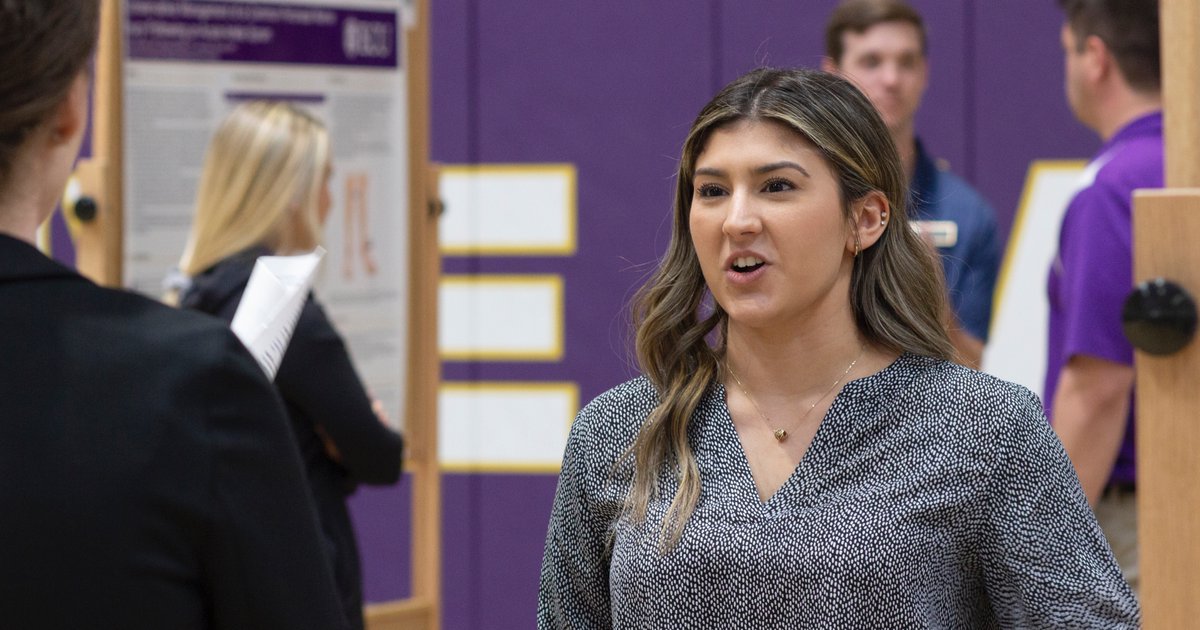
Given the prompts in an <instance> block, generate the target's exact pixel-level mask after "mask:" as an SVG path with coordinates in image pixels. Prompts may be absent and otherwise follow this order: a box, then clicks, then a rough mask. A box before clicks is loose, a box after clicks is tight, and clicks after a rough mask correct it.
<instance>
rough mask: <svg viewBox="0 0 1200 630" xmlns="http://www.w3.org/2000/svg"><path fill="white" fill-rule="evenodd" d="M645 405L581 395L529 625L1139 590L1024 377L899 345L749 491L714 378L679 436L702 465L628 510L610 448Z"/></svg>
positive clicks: (918, 613)
mask: <svg viewBox="0 0 1200 630" xmlns="http://www.w3.org/2000/svg"><path fill="white" fill-rule="evenodd" d="M657 404H658V395H657V393H656V392H655V390H654V388H653V386H652V385H651V384H650V383H649V381H648V380H647V379H645V378H644V377H641V378H637V379H634V380H631V381H629V382H626V383H624V384H622V385H619V386H617V387H615V388H613V389H612V390H609V391H608V392H606V393H604V394H602V395H600V396H599V397H597V398H596V399H595V400H593V401H592V402H591V403H590V404H588V405H587V406H586V407H585V408H584V409H583V410H581V411H580V412H579V415H578V416H577V418H576V420H575V423H574V425H573V426H572V429H571V434H570V437H569V439H568V443H567V448H566V452H565V455H564V458H563V465H562V472H561V475H560V477H559V484H558V490H557V492H556V495H555V499H554V507H553V511H552V516H551V521H550V527H549V532H548V534H547V539H546V549H545V554H544V557H543V562H542V575H541V586H540V589H539V602H538V612H537V616H538V627H539V628H609V627H611V628H684V627H687V628H852V627H864V628H865V627H870V628H883V627H887V628H997V627H1022V628H1032V627H1079V628H1084V627H1086V628H1126V627H1128V628H1135V627H1137V625H1138V616H1139V613H1138V608H1137V602H1136V600H1135V598H1134V596H1133V594H1132V593H1131V591H1130V590H1129V588H1128V586H1127V585H1126V584H1125V582H1124V580H1123V579H1122V577H1121V573H1120V570H1119V569H1118V568H1117V565H1116V563H1115V561H1114V560H1113V557H1112V554H1111V552H1110V551H1109V548H1108V545H1107V543H1106V542H1105V539H1104V537H1103V534H1102V533H1101V532H1100V530H1099V528H1098V526H1097V525H1096V521H1095V518H1094V517H1093V515H1092V512H1091V509H1090V508H1089V507H1088V504H1087V501H1086V499H1085V498H1084V495H1083V493H1082V491H1081V490H1080V488H1079V483H1078V480H1077V478H1076V476H1075V472H1074V469H1073V468H1072V467H1071V463H1070V461H1069V459H1068V458H1067V455H1066V452H1065V451H1064V450H1063V448H1062V445H1061V444H1060V443H1059V441H1058V439H1057V438H1056V437H1055V435H1054V433H1053V431H1052V430H1051V429H1050V427H1049V425H1048V424H1047V423H1046V421H1045V417H1044V415H1043V413H1042V407H1041V404H1040V402H1039V401H1038V399H1037V397H1036V396H1034V395H1033V394H1032V393H1030V392H1029V391H1028V390H1026V389H1024V388H1022V387H1020V386H1018V385H1014V384H1012V383H1007V382H1004V381H1001V380H999V379H996V378H994V377H990V376H988V375H985V374H982V373H979V372H975V371H973V370H968V369H966V368H963V367H961V366H957V365H954V364H951V363H948V362H945V361H940V360H934V359H929V358H925V357H919V356H915V355H908V354H906V355H903V356H901V357H900V358H899V359H897V360H896V361H895V362H894V363H892V364H891V365H890V366H888V367H887V368H885V369H883V370H882V371H880V372H878V373H876V374H874V375H871V376H867V377H864V378H860V379H858V380H855V381H851V382H849V383H847V384H846V385H845V386H844V387H843V389H842V391H841V392H840V393H839V394H838V395H837V396H836V397H835V399H834V401H833V403H832V405H831V406H830V408H829V411H828V413H827V414H826V416H825V418H824V419H823V420H822V422H821V425H820V426H819V428H818V430H817V433H816V435H815V436H814V438H813V440H812V444H811V445H810V446H809V449H808V451H807V452H806V454H805V455H804V457H803V458H802V459H801V461H800V463H799V465H798V466H797V467H796V469H795V471H793V473H792V475H791V476H790V477H789V478H788V479H787V480H786V481H785V482H784V484H783V485H782V486H781V487H780V488H779V489H778V491H777V492H776V493H775V494H774V495H773V496H772V497H770V498H769V499H768V500H766V501H763V500H761V499H760V497H759V495H758V491H757V488H756V486H755V483H754V479H753V476H752V475H751V473H750V468H749V464H748V462H747V461H746V457H745V454H744V452H743V450H742V447H741V443H740V441H739V439H738V436H737V432H736V430H735V428H734V426H733V422H732V420H731V418H730V415H729V409H728V407H727V406H726V402H725V390H724V388H723V387H722V386H721V385H720V384H719V383H713V384H712V386H710V387H709V389H708V391H707V392H706V394H705V396H704V398H703V400H702V401H701V403H700V405H699V407H698V408H697V409H696V411H695V413H694V414H693V416H692V419H691V423H690V425H689V428H688V439H689V443H690V444H691V447H692V449H693V452H694V454H695V457H696V464H697V467H698V469H699V472H700V483H701V491H700V498H699V501H698V503H697V506H696V510H695V512H694V513H693V515H692V517H691V518H690V519H689V520H688V521H687V524H686V526H685V528H684V530H683V534H682V537H681V539H680V540H679V542H678V544H677V545H676V546H675V547H674V548H672V549H670V550H669V551H667V552H665V553H664V552H662V551H661V549H660V547H659V546H658V532H659V525H660V524H661V523H662V520H663V518H664V516H665V514H666V511H667V507H668V506H669V504H670V500H671V498H672V497H673V496H674V494H675V490H676V489H677V488H678V483H677V480H676V479H675V476H674V474H666V473H664V474H662V475H661V476H660V488H661V491H660V493H659V494H660V496H659V497H658V498H657V499H656V500H654V501H652V502H651V505H650V509H649V515H648V517H647V520H646V522H645V523H635V522H633V521H631V519H629V518H628V517H627V516H625V515H624V514H623V505H624V498H625V496H626V494H627V492H628V490H629V487H630V483H631V479H632V471H633V464H632V463H631V461H630V460H629V459H628V458H623V454H624V453H625V452H626V449H628V448H629V446H630V445H631V444H632V443H633V442H634V440H635V438H636V436H637V432H638V430H639V428H640V426H641V425H642V423H643V422H644V420H645V419H646V417H647V416H648V415H649V413H650V412H651V411H652V410H653V409H654V407H655V406H656V405H657Z"/></svg>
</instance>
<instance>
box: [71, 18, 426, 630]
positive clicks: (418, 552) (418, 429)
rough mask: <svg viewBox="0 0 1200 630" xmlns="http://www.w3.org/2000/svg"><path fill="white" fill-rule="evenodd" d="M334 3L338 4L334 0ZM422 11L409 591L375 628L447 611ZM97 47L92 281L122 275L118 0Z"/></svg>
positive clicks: (88, 235)
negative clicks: (443, 608) (444, 602)
mask: <svg viewBox="0 0 1200 630" xmlns="http://www.w3.org/2000/svg"><path fill="white" fill-rule="evenodd" d="M330 4H335V3H332V2H331V3H330ZM412 4H413V5H414V7H415V11H416V16H417V20H416V23H415V25H414V26H413V27H412V28H410V29H409V30H407V31H406V32H405V33H404V35H403V42H404V44H405V47H406V50H405V55H406V56H405V61H406V63H407V68H406V69H407V71H408V138H409V148H408V164H409V182H410V189H409V252H410V253H409V269H410V270H411V271H410V274H411V275H410V278H411V284H410V286H411V293H410V295H409V303H408V317H409V326H408V347H409V352H410V355H409V362H408V366H409V367H408V370H407V374H408V383H407V388H406V392H407V399H406V401H405V410H404V413H405V422H404V431H405V448H406V450H407V458H406V460H405V462H404V470H405V472H407V473H409V474H410V475H411V480H412V506H411V514H412V540H411V547H412V553H411V558H412V595H411V597H409V598H407V599H403V600H397V601H395V602H386V603H381V604H374V605H371V606H368V607H367V611H366V621H367V626H368V627H369V628H371V630H436V629H437V628H439V627H440V624H441V620H440V615H441V611H440V608H441V471H440V469H439V465H438V448H437V427H438V425H437V391H438V383H439V374H440V363H439V359H438V353H437V347H436V343H437V295H438V293H437V285H438V274H439V270H440V269H441V265H440V263H439V253H438V247H437V243H438V233H437V230H438V221H437V219H438V217H437V212H435V211H434V206H435V204H434V203H433V202H434V200H436V199H437V179H436V171H434V169H432V168H431V167H430V164H429V24H430V16H429V11H430V2H429V0H412ZM101 6H102V9H101V25H100V41H99V47H98V49H97V53H96V75H95V84H94V90H95V91H94V100H93V103H94V107H93V119H92V121H93V128H92V157H91V158H90V159H88V160H85V161H83V162H81V163H80V164H79V166H78V168H77V169H76V175H77V177H78V179H79V182H80V186H81V188H82V191H83V193H84V194H86V195H88V196H90V197H91V198H92V199H94V200H95V201H96V203H97V206H98V208H99V212H98V213H97V215H96V218H95V219H94V220H92V221H90V222H88V223H85V224H83V225H82V226H81V228H80V232H79V235H78V238H77V241H76V261H77V266H78V268H79V271H80V272H81V273H83V274H84V275H86V276H88V277H89V278H91V279H93V280H94V281H96V282H98V283H100V284H104V285H109V286H119V285H120V284H121V283H122V277H121V273H122V270H121V261H122V228H123V226H122V216H123V205H122V167H123V154H122V143H121V137H122V136H121V133H122V130H121V121H122V115H121V113H122V83H121V76H122V63H123V56H122V55H123V51H122V50H121V42H122V37H121V7H122V4H121V0H102V4H101Z"/></svg>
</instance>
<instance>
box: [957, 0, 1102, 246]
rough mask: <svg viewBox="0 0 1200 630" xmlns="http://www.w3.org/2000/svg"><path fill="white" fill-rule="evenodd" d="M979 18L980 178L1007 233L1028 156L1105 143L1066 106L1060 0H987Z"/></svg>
mask: <svg viewBox="0 0 1200 630" xmlns="http://www.w3.org/2000/svg"><path fill="white" fill-rule="evenodd" d="M975 19H976V28H975V31H976V33H977V34H978V38H977V40H976V42H975V45H976V50H977V52H976V67H975V75H976V78H975V81H974V86H975V90H976V94H975V99H974V100H975V106H976V113H975V121H976V124H975V128H974V129H973V133H974V134H975V137H976V143H977V145H978V147H979V151H978V155H977V156H976V167H975V171H976V177H975V180H974V181H975V182H976V183H977V184H978V186H979V188H980V190H982V191H983V193H984V194H985V195H986V196H987V197H988V199H990V200H991V201H992V203H993V204H994V205H995V206H996V212H997V214H998V215H1000V216H999V218H1000V227H1001V229H1002V230H1003V231H1004V237H1005V239H1007V237H1008V231H1009V229H1010V227H1011V223H1012V217H1013V215H1014V213H1015V211H1016V207H1017V204H1018V203H1019V202H1020V196H1021V187H1022V184H1023V183H1024V181H1025V175H1026V171H1027V170H1028V168H1029V162H1030V161H1032V160H1035V159H1050V158H1089V157H1091V155H1092V153H1093V152H1094V151H1095V150H1096V149H1097V148H1099V146H1100V141H1099V140H1098V139H1097V138H1096V136H1095V135H1094V134H1093V133H1092V132H1091V131H1089V130H1088V129H1087V128H1086V127H1084V126H1083V125H1081V124H1079V123H1078V122H1076V120H1075V118H1074V116H1073V115H1072V114H1071V111H1070V108H1069V107H1068V105H1067V101H1066V96H1065V95H1064V92H1063V53H1062V47H1061V46H1060V45H1059V30H1060V29H1061V27H1062V22H1063V16H1062V12H1061V11H1059V10H1058V7H1057V5H1056V4H1055V3H1053V2H1029V3H1025V2H1021V3H1009V2H980V3H979V4H978V10H977V13H976V16H975Z"/></svg>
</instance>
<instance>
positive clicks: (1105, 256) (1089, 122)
mask: <svg viewBox="0 0 1200 630" xmlns="http://www.w3.org/2000/svg"><path fill="white" fill-rule="evenodd" d="M1059 4H1060V6H1061V7H1062V8H1063V11H1064V12H1065V13H1066V18H1067V19H1066V23H1065V24H1064V25H1063V28H1062V46H1063V55H1064V60H1065V65H1066V92H1067V100H1068V101H1069V102H1070V104H1071V109H1072V111H1073V112H1074V114H1075V117H1076V118H1078V119H1079V121H1080V122H1082V123H1083V124H1084V125H1086V126H1088V127H1089V128H1090V129H1092V130H1093V131H1095V132H1096V134H1097V135H1099V136H1100V138H1101V139H1102V140H1103V141H1104V146H1103V147H1101V149H1100V151H1099V153H1097V155H1096V157H1095V158H1094V159H1093V160H1092V162H1091V163H1090V164H1089V165H1088V169H1087V173H1086V175H1085V177H1088V178H1090V182H1089V183H1088V184H1087V185H1086V186H1085V187H1084V188H1083V189H1082V190H1080V191H1079V192H1078V193H1077V194H1076V195H1075V197H1074V198H1073V199H1072V200H1071V203H1070V205H1069V206H1068V207H1067V212H1066V215H1065V216H1064V217H1063V222H1062V229H1061V232H1060V234H1059V243H1058V255H1057V256H1056V257H1055V259H1054V263H1053V265H1052V267H1051V269H1050V274H1049V282H1048V297H1049V300H1050V330H1049V348H1048V349H1049V355H1048V357H1047V364H1046V368H1047V369H1046V389H1045V393H1046V395H1045V405H1046V414H1047V415H1048V416H1049V417H1050V420H1051V422H1053V423H1054V428H1055V430H1056V431H1057V432H1058V436H1059V438H1061V439H1062V443H1063V446H1065V447H1066V449H1067V453H1068V454H1069V455H1070V456H1071V461H1072V463H1074V465H1075V470H1076V472H1077V473H1078V474H1079V481H1080V484H1081V485H1082V486H1083V491H1084V493H1085V494H1086V495H1087V498H1088V501H1089V502H1091V504H1092V506H1093V507H1094V509H1095V510H1096V517H1097V519H1098V520H1099V522H1100V526H1101V528H1102V529H1103V530H1104V533H1105V535H1106V536H1107V537H1108V541H1109V544H1110V545H1111V546H1112V548H1113V552H1114V554H1115V555H1116V557H1117V561H1118V562H1119V563H1120V565H1121V568H1122V570H1123V571H1124V573H1125V578H1126V579H1127V580H1128V581H1129V583H1130V585H1131V586H1132V587H1133V588H1134V589H1135V590H1136V588H1137V584H1138V562H1137V504H1136V501H1135V496H1134V495H1135V491H1136V485H1135V482H1136V474H1135V462H1134V442H1133V437H1134V418H1133V380H1134V379H1133V376H1134V372H1133V347H1132V346H1130V344H1129V342H1128V341H1127V340H1126V339H1125V336H1124V334H1123V333H1122V331H1121V305H1122V303H1123V302H1124V299H1125V296H1126V295H1127V294H1128V293H1129V291H1130V289H1131V287H1132V283H1133V271H1132V264H1133V249H1132V223H1131V216H1130V208H1131V205H1132V195H1133V191H1134V190H1136V189H1138V188H1161V187H1162V185H1163V140H1162V97H1161V86H1160V82H1159V39H1158V3H1157V0H1059Z"/></svg>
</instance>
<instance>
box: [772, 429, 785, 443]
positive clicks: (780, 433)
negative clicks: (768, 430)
mask: <svg viewBox="0 0 1200 630" xmlns="http://www.w3.org/2000/svg"><path fill="white" fill-rule="evenodd" d="M786 439H787V429H775V441H777V442H782V441H784V440H786Z"/></svg>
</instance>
